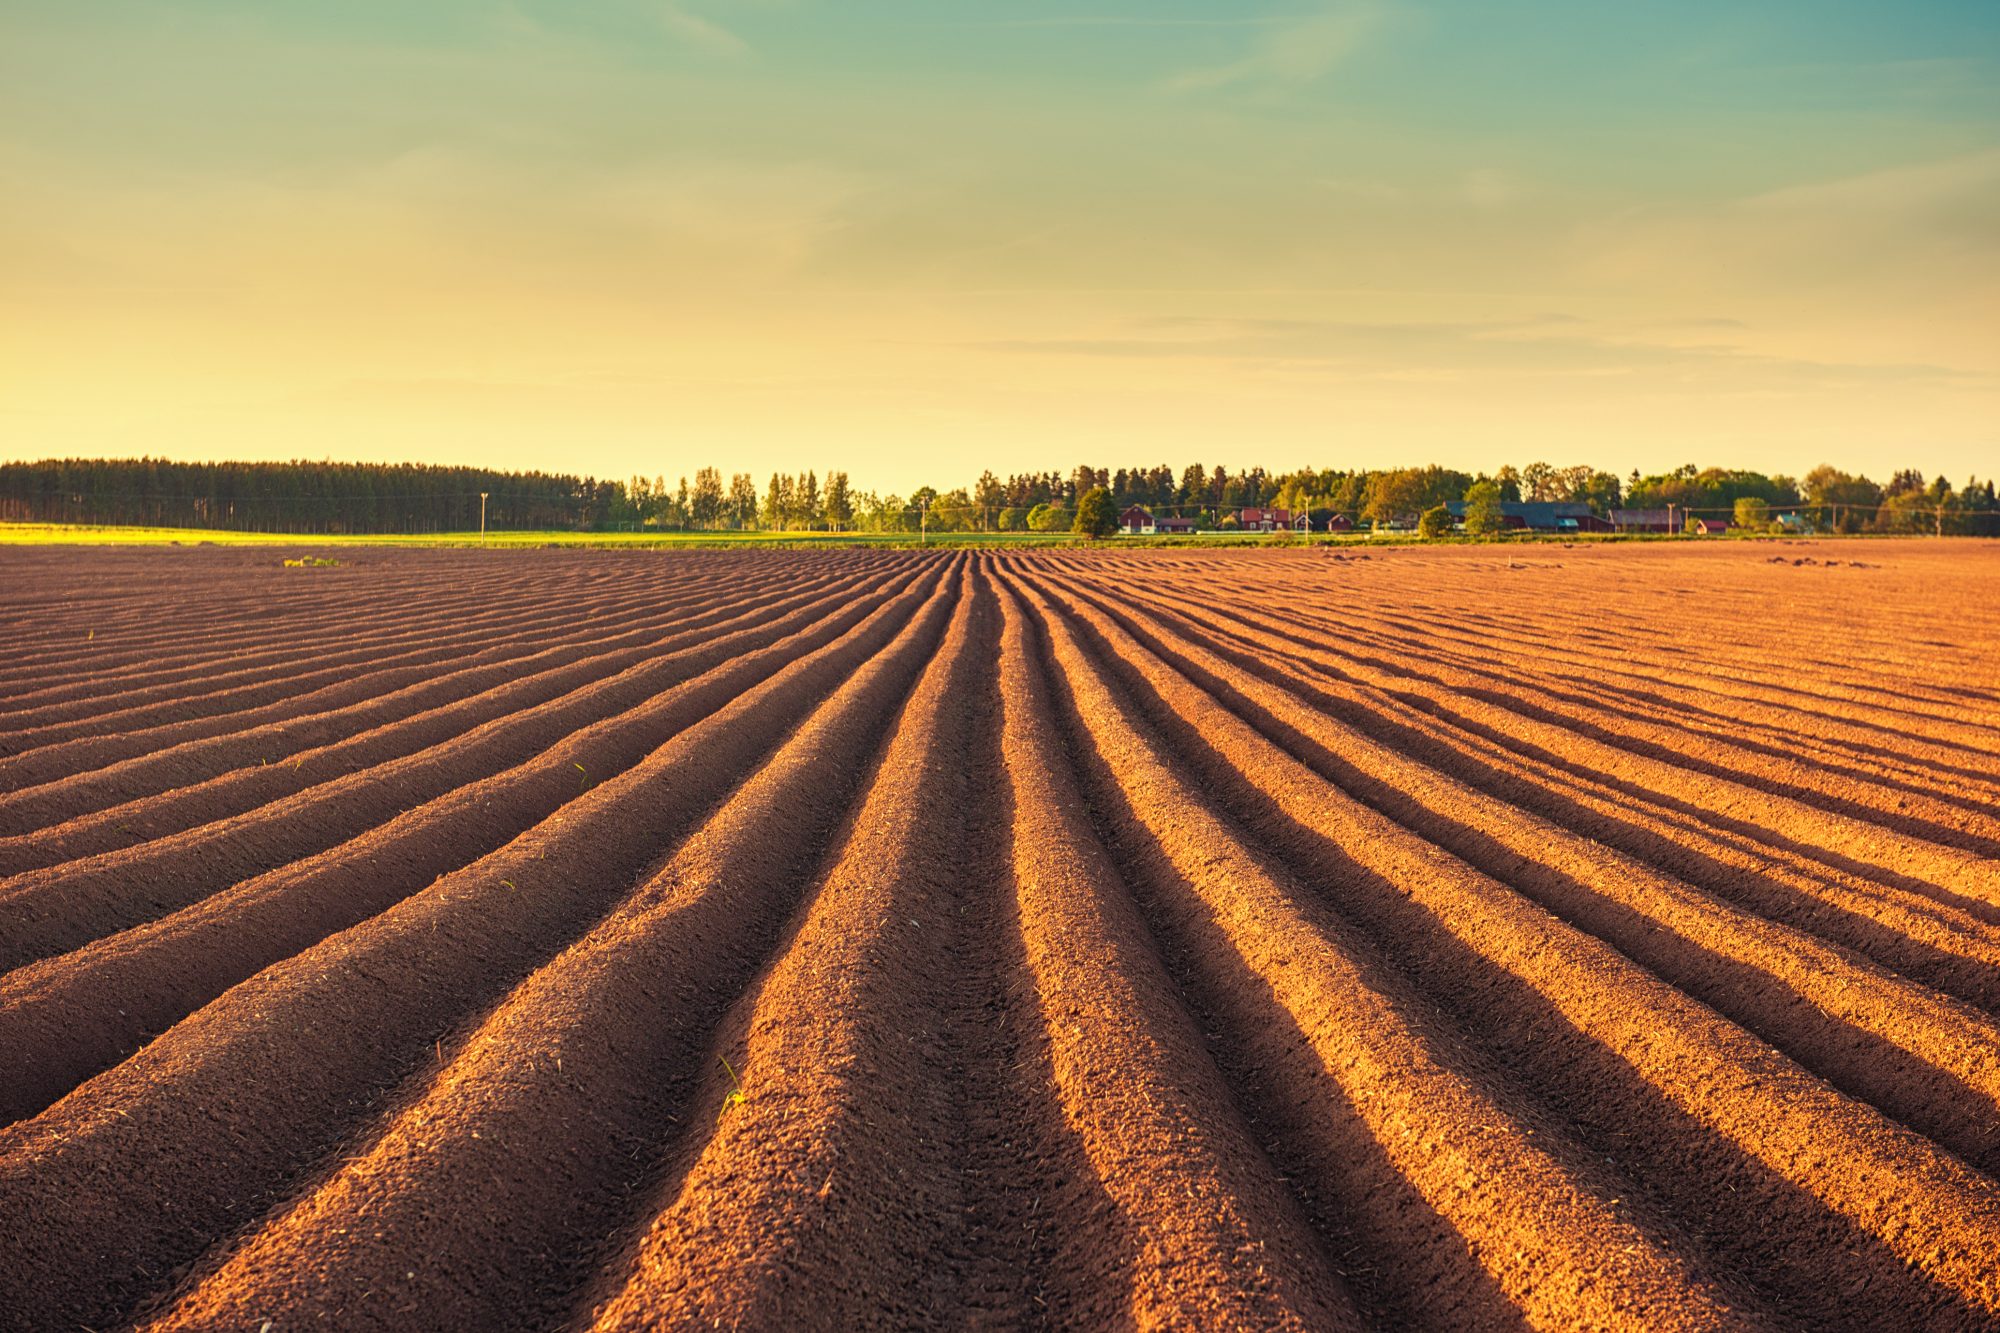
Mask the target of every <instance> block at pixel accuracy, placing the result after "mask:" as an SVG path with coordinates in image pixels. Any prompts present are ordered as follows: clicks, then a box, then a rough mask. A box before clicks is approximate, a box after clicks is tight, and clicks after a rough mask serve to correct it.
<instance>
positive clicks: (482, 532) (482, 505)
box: [479, 491, 486, 541]
mask: <svg viewBox="0 0 2000 1333" xmlns="http://www.w3.org/2000/svg"><path fill="white" fill-rule="evenodd" d="M479 540H480V541H485V540H486V492H485V491H481V492H480V493H479Z"/></svg>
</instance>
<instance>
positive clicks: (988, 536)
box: [0, 523, 1881, 550]
mask: <svg viewBox="0 0 2000 1333" xmlns="http://www.w3.org/2000/svg"><path fill="white" fill-rule="evenodd" d="M1868 535H1881V534H1868ZM1779 536H1786V534H1779V533H1768V534H1767V533H1729V534H1725V535H1723V536H1718V537H1682V536H1680V535H1679V534H1666V533H1608V532H1604V533H1600V532H1583V533H1554V532H1546V533H1543V532H1538V533H1522V532H1516V533H1509V534H1508V535H1507V536H1505V537H1501V538H1497V539H1493V540H1496V541H1498V542H1500V543H1505V544H1516V543H1530V544H1538V543H1542V542H1557V541H1559V542H1575V543H1591V544H1596V543H1601V542H1635V541H1642V542H1651V541H1683V540H1685V541H1704V542H1717V541H1743V540H1758V539H1766V538H1770V537H1779ZM1788 539H1789V540H1799V538H1796V537H1790V538H1788ZM1482 540H1486V539H1481V538H1477V537H1466V536H1463V535H1455V536H1451V537H1445V538H1440V539H1438V540H1436V541H1433V542H1428V543H1426V542H1424V541H1423V540H1422V539H1421V538H1419V537H1418V536H1417V535H1416V534H1415V533H1414V532H1396V533H1385V534H1383V535H1382V536H1379V537H1378V536H1375V535H1373V534H1372V533H1368V532H1354V533H1343V534H1340V535H1339V536H1332V537H1329V536H1325V535H1322V534H1315V535H1314V536H1312V537H1310V538H1307V537H1300V536H1297V535H1291V534H1282V533H1241V532H1210V533H1203V534H1201V535H1199V536H1195V537H1126V536H1117V537H1107V538H1105V539H1104V541H1103V542H1102V545H1104V546H1106V547H1110V548H1129V547H1140V546H1172V547H1196V548H1200V549H1204V550H1212V549H1214V548H1216V547H1224V546H1235V547H1243V546H1248V547H1264V546H1298V547H1304V546H1308V545H1312V546H1339V547H1356V548H1362V549H1366V548H1367V547H1370V546H1382V545H1469V544H1474V543H1478V542H1481V541H1482ZM920 544H921V545H924V546H927V547H929V548H931V549H936V550H953V549H957V548H960V547H988V548H991V547H1006V548H1009V549H1014V548H1029V547H1041V546H1074V545H1080V544H1082V539H1081V538H1079V537H1075V536H1072V535H1071V534H1069V533H1050V532H990V533H981V532H945V533H932V534H931V535H930V537H929V538H928V540H926V541H920V539H919V537H918V535H917V534H916V533H913V532H911V533H901V532H840V533H833V532H567V531H549V532H491V533H488V534H487V535H486V536H485V537H483V538H482V537H481V536H480V535H479V534H478V533H476V532H437V533H426V534H422V535H418V536H392V535H375V534H368V535H359V536H357V535H349V534H340V533H302V532H224V531H216V530H211V529H205V528H145V527H121V526H113V525H109V524H101V525H94V524H69V523H0V546H272V547H280V546H288V547H301V546H305V547H315V548H319V547H330V546H404V547H409V546H415V547H490V548H494V549H502V550H526V549H531V548H535V547H547V546H557V547H581V548H595V549H611V550H626V549H632V550H640V549H652V548H668V549H675V548H678V549H683V550H690V549H693V550H730V549H738V550H740V549H742V548H744V547H758V548H762V549H766V550H825V549H828V548H831V547H864V548H867V547H897V548H902V547H916V546H918V545H920Z"/></svg>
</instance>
